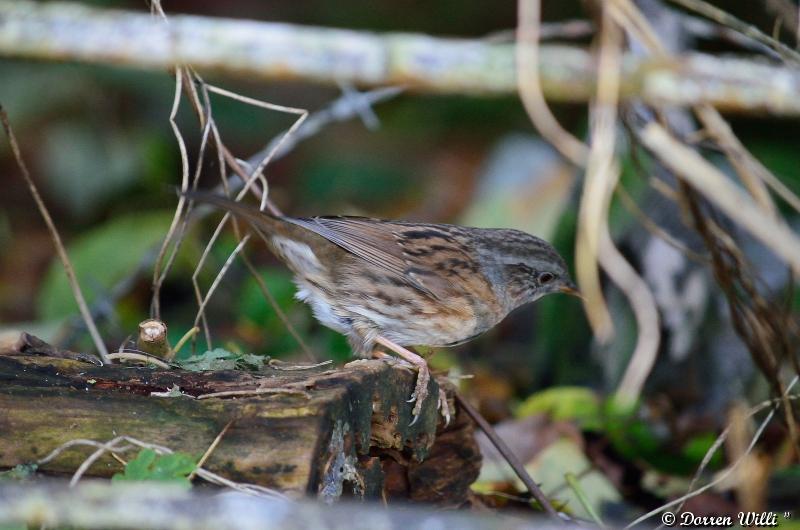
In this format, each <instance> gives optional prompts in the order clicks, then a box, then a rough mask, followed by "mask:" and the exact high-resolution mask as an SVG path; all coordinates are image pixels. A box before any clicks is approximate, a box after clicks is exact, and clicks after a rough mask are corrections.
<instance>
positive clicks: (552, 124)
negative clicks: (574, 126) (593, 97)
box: [516, 0, 589, 167]
mask: <svg viewBox="0 0 800 530" xmlns="http://www.w3.org/2000/svg"><path fill="white" fill-rule="evenodd" d="M517 6H518V7H517V17H518V21H517V46H516V65H517V86H518V91H519V95H520V99H522V104H523V105H524V106H525V110H526V111H527V112H528V116H530V118H531V121H532V122H533V125H534V126H535V127H536V129H537V130H538V131H539V133H540V134H541V135H542V136H543V137H544V138H546V139H547V140H548V141H549V142H550V143H552V144H553V146H554V147H555V148H556V149H558V151H559V152H560V153H561V154H562V155H564V157H565V158H567V160H569V161H571V162H572V163H573V164H575V165H576V166H579V167H583V166H584V165H586V160H587V157H588V153H589V151H588V149H587V148H586V145H584V143H583V142H581V141H580V140H578V139H577V138H575V137H574V136H573V135H572V134H570V133H569V132H567V130H566V129H564V128H563V127H562V126H561V124H559V123H558V120H556V118H555V116H553V113H552V112H550V108H549V107H548V106H547V101H545V99H544V95H543V94H542V87H541V80H540V79H539V26H540V24H541V16H540V11H541V5H540V0H519V2H518V4H517Z"/></svg>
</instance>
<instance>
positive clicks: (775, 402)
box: [625, 376, 800, 530]
mask: <svg viewBox="0 0 800 530" xmlns="http://www.w3.org/2000/svg"><path fill="white" fill-rule="evenodd" d="M797 381H798V376H795V377H794V378H793V379H792V381H791V382H790V383H789V385H787V388H786V391H785V392H784V394H783V395H782V396H781V397H780V398H777V399H774V400H770V401H767V402H765V403H761V404H759V405H756V406H755V407H753V408H752V409H750V412H749V414H748V417H752V416H754V415H755V414H757V413H758V412H760V411H762V410H764V409H765V408H767V407H768V406H770V405H772V410H770V411H769V414H767V416H766V418H764V420H763V421H762V422H761V424H760V425H759V426H758V429H756V432H755V434H754V435H753V438H752V439H751V440H750V443H749V444H748V446H747V449H746V450H745V451H744V453H743V454H742V455H741V456H740V458H738V459H737V460H736V461H735V462H733V463H732V464H731V465H729V466H728V467H727V468H726V469H725V470H724V471H723V472H722V473H719V474H717V475H716V477H715V478H714V480H712V481H711V482H709V483H708V484H706V485H704V486H702V487H700V488H698V489H696V490H693V487H694V485H695V484H696V482H697V480H698V479H699V477H700V475H701V474H702V472H703V470H704V469H705V468H706V467H707V466H708V464H709V462H711V458H712V457H713V456H714V453H716V452H717V450H719V448H720V447H721V446H722V444H723V443H724V442H725V440H726V439H727V437H728V434H729V433H730V429H731V426H730V425H728V426H727V427H726V428H725V430H724V431H722V433H721V434H720V435H719V436H718V437H717V439H716V440H715V441H714V443H713V444H712V445H711V447H710V448H709V449H708V451H706V454H705V456H704V457H703V460H702V462H701V463H700V466H699V467H698V469H697V471H696V472H695V475H694V477H693V479H692V482H691V484H690V486H689V493H686V494H685V495H682V496H681V497H678V498H677V499H673V500H671V501H670V502H668V503H666V504H664V505H662V506H659V507H658V508H656V509H654V510H651V511H649V512H647V513H646V514H644V515H642V516H641V517H638V518H637V519H635V520H634V521H633V522H631V523H630V524H628V525H627V526H625V530H627V529H628V528H632V527H634V526H636V525H638V524H639V523H642V522H644V521H646V520H647V519H650V518H651V517H653V516H654V515H658V514H660V513H662V512H665V511H667V510H668V509H669V508H671V507H672V506H676V505H677V506H678V508H677V509H676V510H675V511H676V512H680V510H681V508H682V507H683V505H684V503H685V502H686V501H687V500H689V499H691V498H692V497H696V496H698V495H700V494H701V493H703V492H704V491H707V490H709V489H711V488H713V487H714V486H716V485H717V484H719V483H721V482H723V481H725V480H726V479H727V478H728V477H729V476H730V475H731V474H732V473H733V472H734V471H736V469H737V468H738V467H739V465H740V464H741V463H742V461H743V460H744V457H745V456H747V455H749V454H750V453H751V452H752V451H753V448H754V447H755V445H756V443H758V440H759V439H761V435H762V434H763V432H764V429H766V428H767V425H769V422H770V421H772V418H773V417H774V416H775V412H776V411H777V410H778V408H779V407H780V405H781V404H782V403H783V402H784V401H783V398H786V397H792V398H797V397H800V396H789V391H791V389H792V388H793V387H794V385H795V384H796V383H797Z"/></svg>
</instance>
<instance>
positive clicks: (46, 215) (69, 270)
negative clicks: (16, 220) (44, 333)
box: [0, 106, 111, 363]
mask: <svg viewBox="0 0 800 530" xmlns="http://www.w3.org/2000/svg"><path fill="white" fill-rule="evenodd" d="M0 121H2V123H3V129H4V130H5V132H6V136H7V137H8V144H9V146H10V147H11V152H12V153H13V154H14V159H15V160H16V162H17V166H18V167H19V169H20V171H21V172H22V178H23V179H25V183H26V184H27V185H28V190H30V192H31V196H33V200H34V202H35V203H36V207H37V208H38V209H39V213H40V214H41V215H42V218H43V219H44V223H45V225H47V230H48V231H49V232H50V237H51V238H52V240H53V245H54V246H55V247H56V253H57V254H58V257H59V259H60V260H61V264H62V265H63V267H64V272H65V273H66V275H67V281H68V282H69V286H70V289H72V296H73V298H75V303H77V304H78V310H79V311H80V313H81V317H83V321H84V323H85V324H86V329H87V330H89V334H90V335H91V337H92V341H94V345H95V348H97V353H98V355H99V356H100V360H101V361H102V362H103V363H110V362H111V361H110V359H109V357H108V349H107V348H106V345H105V343H104V342H103V338H102V337H101V336H100V332H99V331H98V330H97V325H96V324H95V322H94V318H93V317H92V312H91V311H90V310H89V306H88V305H87V304H86V299H85V298H84V297H83V292H82V291H81V287H80V284H79V283H78V277H77V276H76V275H75V269H74V268H73V267H72V262H71V261H70V259H69V255H68V254H67V249H66V248H64V244H63V243H62V242H61V236H60V235H59V233H58V229H57V228H56V225H55V223H54V222H53V218H52V217H50V212H49V211H48V210H47V206H45V204H44V200H43V199H42V197H41V195H39V190H38V188H37V187H36V184H34V182H33V179H32V178H31V174H30V172H29V171H28V167H27V166H26V165H25V160H24V159H23V158H22V152H21V151H20V150H19V144H17V138H16V136H14V131H13V129H12V128H11V123H10V122H9V121H8V115H7V114H6V111H5V109H3V108H2V107H1V106H0Z"/></svg>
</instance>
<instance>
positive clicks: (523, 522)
mask: <svg viewBox="0 0 800 530" xmlns="http://www.w3.org/2000/svg"><path fill="white" fill-rule="evenodd" d="M25 524H27V525H29V526H30V527H32V528H39V527H41V526H45V527H47V528H63V527H69V528H85V529H93V530H94V529H103V530H106V529H108V528H137V529H140V530H155V529H159V530H160V529H174V528H191V529H192V530H234V529H236V530H239V529H242V528H258V529H261V530H295V529H301V528H323V529H326V530H353V529H358V528H458V529H459V530H494V529H499V530H503V529H508V530H511V529H514V530H523V529H534V528H535V529H537V530H549V529H554V528H563V527H559V526H556V525H555V524H548V521H546V520H543V519H542V518H529V519H523V516H522V515H521V514H519V513H516V514H514V515H513V516H504V515H502V514H500V513H496V512H480V511H476V510H469V511H465V510H458V511H455V510H437V511H433V510H428V509H424V508H423V507H419V506H418V507H416V508H415V509H414V510H409V509H407V508H400V509H392V508H391V507H390V508H386V507H384V506H375V505H370V504H358V505H353V504H352V503H347V502H342V503H339V504H337V505H333V506H326V505H324V504H322V503H314V502H308V501H304V502H290V501H280V500H266V499H261V498H258V497H250V496H247V495H242V494H238V493H231V494H226V495H215V494H211V493H210V492H208V491H197V490H185V489H180V488H174V487H169V485H165V484H160V483H152V482H151V483H144V484H136V483H124V484H113V485H112V484H106V483H101V482H97V481H94V482H93V481H88V482H86V483H82V484H79V485H78V486H77V487H76V488H74V489H69V488H67V486H66V484H59V483H54V482H45V483H42V482H41V481H37V482H36V483H28V484H16V483H13V482H0V527H3V528H6V527H7V525H12V526H11V527H12V528H17V527H18V526H17V525H23V526H22V527H23V528H24V527H25V526H24V525H25Z"/></svg>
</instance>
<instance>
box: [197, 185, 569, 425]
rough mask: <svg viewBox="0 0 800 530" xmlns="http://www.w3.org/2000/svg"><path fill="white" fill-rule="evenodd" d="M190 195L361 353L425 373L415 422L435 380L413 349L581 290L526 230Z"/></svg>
mask: <svg viewBox="0 0 800 530" xmlns="http://www.w3.org/2000/svg"><path fill="white" fill-rule="evenodd" d="M188 197H189V198H191V199H193V200H196V201H200V202H207V203H211V204H213V205H216V206H218V207H220V208H222V209H224V210H227V211H229V212H231V213H233V214H234V215H236V216H238V217H240V218H241V219H244V220H246V221H248V222H249V224H250V225H251V226H252V227H253V229H254V230H255V231H256V232H258V233H259V234H260V235H261V237H262V238H263V239H264V241H266V242H267V244H268V245H269V246H270V248H271V249H272V251H273V252H274V253H275V254H276V255H277V256H278V257H280V258H281V259H282V260H283V261H284V262H285V263H286V264H287V266H288V267H289V268H290V269H291V270H292V272H293V273H294V275H295V283H296V284H297V287H298V293H297V298H299V299H300V300H303V301H305V302H306V303H308V304H309V305H311V307H312V309H313V311H314V316H315V317H316V318H317V319H318V320H319V321H320V322H321V323H322V324H324V325H326V326H328V327H330V328H332V329H334V330H336V331H338V332H340V333H342V334H344V335H345V336H347V338H348V339H349V341H350V343H351V345H352V346H353V349H354V350H355V352H356V353H357V354H359V355H369V354H370V353H372V352H373V350H374V349H375V347H376V345H381V346H384V347H387V348H389V349H391V350H393V351H395V353H398V354H399V355H400V356H401V357H403V358H405V359H406V360H408V361H410V362H412V363H413V364H415V365H416V366H418V367H419V371H420V372H419V377H418V381H417V388H416V390H415V392H414V395H413V396H412V399H414V398H417V404H416V405H415V407H414V415H415V417H416V415H417V414H419V411H420V408H421V404H422V401H423V400H424V398H425V396H426V395H427V382H428V379H429V377H430V376H429V374H428V369H427V364H426V363H425V361H424V359H422V358H421V357H419V356H418V355H416V354H414V353H413V352H410V351H409V350H407V349H405V346H454V345H456V344H460V343H463V342H466V341H468V340H470V339H472V338H474V337H476V336H478V335H480V334H481V333H483V332H485V331H487V330H489V329H490V328H492V327H493V326H494V325H495V324H497V323H498V322H500V321H501V320H502V319H503V318H505V316H506V315H507V314H508V313H509V312H511V311H512V310H514V309H515V308H517V307H519V306H521V305H524V304H526V303H529V302H532V301H534V300H536V299H538V298H540V297H541V296H544V295H546V294H549V293H553V292H567V293H575V292H576V291H575V286H574V285H573V283H572V281H571V280H570V278H569V274H568V272H567V267H566V264H565V263H564V260H563V259H562V258H561V256H559V255H558V253H557V252H556V250H555V249H554V248H553V247H552V246H551V245H550V244H549V243H547V242H546V241H544V240H542V239H539V238H537V237H535V236H532V235H530V234H526V233H525V232H520V231H518V230H509V229H486V228H469V227H463V226H457V225H447V224H429V223H411V222H400V221H385V220H380V219H368V218H362V217H311V218H293V217H275V216H272V215H269V214H267V213H265V212H261V211H259V210H258V209H256V208H253V207H250V206H247V205H244V204H241V203H238V202H234V201H231V200H229V199H227V198H224V197H220V196H217V195H212V194H206V193H192V194H190V195H188Z"/></svg>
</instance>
